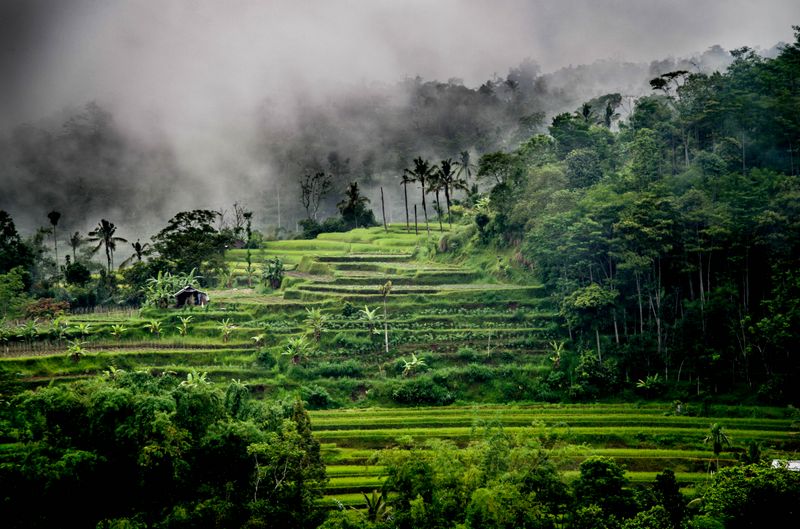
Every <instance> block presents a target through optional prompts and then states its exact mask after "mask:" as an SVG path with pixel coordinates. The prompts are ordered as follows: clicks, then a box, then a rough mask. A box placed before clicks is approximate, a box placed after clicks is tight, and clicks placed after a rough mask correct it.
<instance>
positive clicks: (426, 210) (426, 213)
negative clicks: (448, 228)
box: [422, 180, 431, 237]
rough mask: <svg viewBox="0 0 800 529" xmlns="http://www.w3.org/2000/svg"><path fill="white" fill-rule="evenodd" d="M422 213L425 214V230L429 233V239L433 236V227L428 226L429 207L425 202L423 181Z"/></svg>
mask: <svg viewBox="0 0 800 529" xmlns="http://www.w3.org/2000/svg"><path fill="white" fill-rule="evenodd" d="M422 212H423V213H424V214H425V229H426V230H427V231H428V237H430V236H431V227H430V224H428V206H427V203H426V202H425V181H424V180H423V181H422Z"/></svg>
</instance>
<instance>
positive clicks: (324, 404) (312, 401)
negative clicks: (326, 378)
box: [300, 384, 335, 410]
mask: <svg viewBox="0 0 800 529" xmlns="http://www.w3.org/2000/svg"><path fill="white" fill-rule="evenodd" d="M300 395H301V397H302V398H303V400H304V401H306V402H307V403H308V408H309V409H312V410H324V409H325V408H330V407H333V406H334V404H335V403H334V402H333V399H332V398H331V396H330V394H329V393H328V390H326V389H325V388H323V387H322V386H318V385H317V384H311V385H309V386H303V387H301V388H300Z"/></svg>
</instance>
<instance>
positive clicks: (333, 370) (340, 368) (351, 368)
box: [314, 360, 364, 378]
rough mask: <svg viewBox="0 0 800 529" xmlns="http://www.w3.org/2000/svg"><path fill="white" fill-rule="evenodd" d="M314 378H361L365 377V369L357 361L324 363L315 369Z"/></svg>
mask: <svg viewBox="0 0 800 529" xmlns="http://www.w3.org/2000/svg"><path fill="white" fill-rule="evenodd" d="M314 376H316V377H328V378H344V377H348V378H361V377H363V376H364V369H363V368H362V367H361V365H360V364H359V363H358V362H356V361H355V360H345V361H344V362H323V363H321V364H319V365H318V366H316V367H315V368H314Z"/></svg>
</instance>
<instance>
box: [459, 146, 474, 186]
mask: <svg viewBox="0 0 800 529" xmlns="http://www.w3.org/2000/svg"><path fill="white" fill-rule="evenodd" d="M456 165H457V166H458V171H457V172H456V175H458V176H459V177H461V176H463V177H464V182H465V185H466V184H468V183H469V179H470V178H471V177H472V173H473V171H475V170H477V169H478V167H477V166H476V165H475V164H474V163H472V162H471V161H470V156H469V151H461V152H460V153H458V161H457V162H456Z"/></svg>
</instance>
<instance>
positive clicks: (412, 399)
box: [392, 377, 455, 406]
mask: <svg viewBox="0 0 800 529" xmlns="http://www.w3.org/2000/svg"><path fill="white" fill-rule="evenodd" d="M392 400H393V401H394V402H396V403H398V404H432V405H435V406H444V405H447V404H452V402H453V401H454V400H455V398H454V397H453V394H452V393H450V392H449V391H447V389H446V388H443V387H442V386H440V385H438V384H436V383H435V382H434V381H433V380H432V379H431V378H427V377H420V378H415V379H410V380H404V381H402V382H400V383H398V384H397V385H396V386H394V388H393V389H392Z"/></svg>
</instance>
